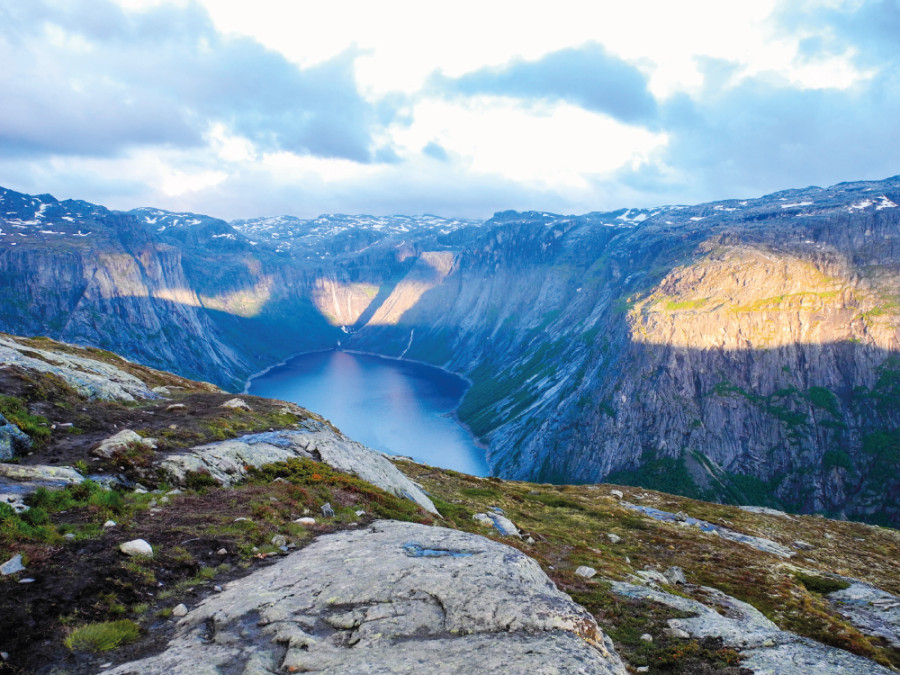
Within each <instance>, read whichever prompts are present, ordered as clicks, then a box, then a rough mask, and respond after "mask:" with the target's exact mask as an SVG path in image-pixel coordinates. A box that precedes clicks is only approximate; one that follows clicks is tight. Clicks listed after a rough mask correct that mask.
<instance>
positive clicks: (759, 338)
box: [0, 177, 900, 525]
mask: <svg viewBox="0 0 900 675" xmlns="http://www.w3.org/2000/svg"><path fill="white" fill-rule="evenodd" d="M0 198H2V201H0V213H4V214H5V215H3V216H0V229H2V234H0V327H2V328H3V329H4V330H9V331H12V332H19V333H43V334H48V335H50V336H51V337H57V338H60V339H66V340H70V341H74V342H80V343H84V344H93V345H97V346H100V347H104V348H109V349H113V350H115V351H118V352H120V353H123V354H125V355H126V356H128V357H129V358H134V359H136V360H138V361H140V362H142V363H147V364H149V365H154V366H158V367H168V368H171V369H173V370H174V371H176V372H178V373H180V374H183V375H187V376H191V377H197V378H202V379H207V380H210V381H212V382H215V383H216V384H219V385H221V386H225V387H229V388H232V389H237V388H240V385H241V383H242V382H243V380H244V379H245V378H246V376H247V375H248V374H249V373H251V372H253V371H255V370H258V369H260V368H262V367H265V366H268V365H271V364H272V363H275V362H277V361H279V360H281V359H282V358H284V357H285V356H286V355H289V354H290V353H294V352H298V351H303V350H309V349H322V348H330V347H332V346H334V345H335V344H338V343H340V344H342V345H344V346H349V347H351V348H354V349H360V350H365V351H371V352H375V353H380V354H385V355H390V356H401V355H402V356H403V357H404V358H410V359H419V360H422V361H426V362H429V363H433V364H435V365H440V366H443V367H446V368H448V369H450V370H453V371H455V372H458V373H461V374H463V375H465V376H467V377H468V378H470V379H471V381H472V382H473V386H472V387H471V389H470V390H469V392H468V393H467V395H466V397H465V398H464V400H463V402H462V405H461V407H460V409H459V416H460V418H461V419H462V421H463V422H465V423H466V424H467V425H468V426H469V427H470V428H471V429H472V431H473V433H475V434H476V435H477V436H479V437H480V438H481V439H482V440H483V441H485V442H486V443H487V444H488V446H489V450H488V460H489V463H490V465H491V468H492V470H493V472H494V473H495V474H497V475H501V476H504V477H507V478H516V479H528V480H537V481H550V482H586V483H590V482H596V481H599V480H602V479H609V480H615V481H617V482H620V483H627V484H639V485H645V486H648V487H653V488H656V489H663V490H667V491H671V492H678V493H681V494H685V495H688V496H692V497H697V498H705V499H712V500H716V501H726V502H732V503H756V504H762V505H767V506H772V507H777V508H784V509H787V510H791V511H796V512H820V513H826V514H829V515H833V516H837V517H850V518H855V519H864V520H868V521H871V522H878V523H884V524H889V523H890V524H894V525H897V524H898V523H900V499H898V497H900V478H898V476H900V473H898V469H900V391H898V386H900V359H898V349H900V343H898V327H900V293H898V290H897V289H898V288H900V278H898V277H900V209H898V208H897V205H898V204H900V177H895V178H890V179H886V180H884V181H873V182H856V183H842V184H839V185H835V186H832V187H830V188H818V187H810V188H805V189H800V190H787V191H784V192H779V193H775V194H772V195H767V196H765V197H761V198H757V199H746V200H727V201H721V202H714V203H709V204H701V205H695V206H667V207H660V208H657V209H622V210H618V211H613V212H604V213H600V212H596V213H589V214H585V215H581V216H562V215H557V214H550V213H543V212H525V213H519V212H512V211H509V212H502V213H498V214H495V216H494V217H493V218H491V219H489V220H487V221H484V222H480V223H479V222H472V221H458V220H457V221H454V220H443V219H438V218H435V217H432V216H424V217H417V218H416V217H400V216H398V217H384V218H376V217H370V216H322V217H320V218H317V219H314V220H300V219H295V218H291V217H281V218H267V219H257V220H251V221H239V222H235V223H232V224H228V223H225V222H224V221H220V220H216V219H213V218H208V217H205V216H198V215H194V214H172V213H166V212H162V211H159V210H152V209H138V210H136V211H132V212H129V213H116V212H111V211H108V210H106V209H104V208H103V207H98V206H92V205H88V204H85V203H83V202H57V201H56V200H55V199H53V198H52V197H49V196H47V195H44V196H39V197H31V196H27V195H20V194H18V193H14V192H12V191H9V190H4V191H2V193H0Z"/></svg>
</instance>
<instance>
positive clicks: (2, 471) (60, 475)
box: [0, 463, 84, 493]
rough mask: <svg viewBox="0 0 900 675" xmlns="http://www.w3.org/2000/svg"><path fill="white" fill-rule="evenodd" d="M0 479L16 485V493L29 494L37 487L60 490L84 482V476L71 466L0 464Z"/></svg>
mask: <svg viewBox="0 0 900 675" xmlns="http://www.w3.org/2000/svg"><path fill="white" fill-rule="evenodd" d="M0 478H6V479H8V480H9V481H10V482H13V483H17V485H18V490H17V491H18V492H22V493H30V492H34V491H35V490H37V489H38V488H39V487H47V488H62V487H65V486H66V485H71V484H76V483H82V482H84V476H82V475H81V474H80V473H78V472H77V471H76V470H75V469H73V468H72V467H71V466H44V465H41V464H31V465H25V464H3V463H0Z"/></svg>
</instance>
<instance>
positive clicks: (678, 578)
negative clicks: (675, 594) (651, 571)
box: [663, 565, 687, 586]
mask: <svg viewBox="0 0 900 675" xmlns="http://www.w3.org/2000/svg"><path fill="white" fill-rule="evenodd" d="M663 574H664V575H665V577H666V579H667V580H668V582H669V583H670V584H672V585H673V586H675V585H677V584H681V585H684V584H686V583H687V579H686V578H685V576H684V570H683V569H681V568H680V567H678V566H677V565H674V566H672V567H670V568H669V569H667V570H666V571H665V572H663Z"/></svg>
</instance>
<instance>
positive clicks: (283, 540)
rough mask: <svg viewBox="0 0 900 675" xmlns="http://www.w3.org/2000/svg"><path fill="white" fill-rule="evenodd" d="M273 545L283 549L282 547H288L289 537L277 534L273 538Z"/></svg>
mask: <svg viewBox="0 0 900 675" xmlns="http://www.w3.org/2000/svg"><path fill="white" fill-rule="evenodd" d="M271 544H272V546H277V547H278V548H281V547H282V546H286V545H287V537H285V536H284V535H283V534H276V535H275V536H274V537H272V541H271Z"/></svg>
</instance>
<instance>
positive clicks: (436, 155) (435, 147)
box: [422, 141, 450, 162]
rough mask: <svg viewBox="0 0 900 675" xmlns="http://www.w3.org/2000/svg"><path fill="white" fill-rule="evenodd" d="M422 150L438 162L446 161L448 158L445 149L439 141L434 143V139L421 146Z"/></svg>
mask: <svg viewBox="0 0 900 675" xmlns="http://www.w3.org/2000/svg"><path fill="white" fill-rule="evenodd" d="M422 152H423V153H424V154H426V155H428V156H429V157H431V158H432V159H436V160H437V161H439V162H446V161H447V160H449V159H450V156H449V155H448V154H447V151H446V150H444V148H443V147H441V145H440V144H439V143H435V142H434V141H432V142H430V143H429V144H428V145H426V146H425V147H424V148H422Z"/></svg>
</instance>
